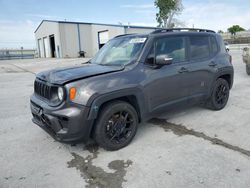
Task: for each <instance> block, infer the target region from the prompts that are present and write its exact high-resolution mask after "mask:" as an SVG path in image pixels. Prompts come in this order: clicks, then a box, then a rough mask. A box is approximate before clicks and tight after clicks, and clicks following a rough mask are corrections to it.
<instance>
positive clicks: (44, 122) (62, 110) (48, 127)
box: [30, 95, 94, 142]
mask: <svg viewBox="0 0 250 188" xmlns="http://www.w3.org/2000/svg"><path fill="white" fill-rule="evenodd" d="M30 108H31V113H32V115H33V119H32V121H33V122H34V123H35V124H37V125H38V126H39V127H41V128H42V129H44V130H45V131H46V132H47V133H49V134H50V135H51V136H52V137H54V138H55V139H56V140H58V141H63V142H74V141H85V142H86V141H88V140H89V137H90V133H91V129H92V125H93V121H94V120H88V114H89V108H88V107H86V106H82V105H77V104H74V103H70V104H66V103H65V104H62V105H60V106H59V107H50V106H48V105H47V104H46V103H45V102H43V101H42V100H40V99H39V98H37V97H36V96H35V95H32V96H31V99H30Z"/></svg>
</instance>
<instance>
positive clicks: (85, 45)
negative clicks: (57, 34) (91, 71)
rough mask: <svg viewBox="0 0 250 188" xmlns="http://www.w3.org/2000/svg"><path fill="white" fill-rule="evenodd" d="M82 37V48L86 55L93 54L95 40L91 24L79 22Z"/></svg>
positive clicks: (90, 55)
mask: <svg viewBox="0 0 250 188" xmlns="http://www.w3.org/2000/svg"><path fill="white" fill-rule="evenodd" d="M79 28H80V38H81V50H82V51H85V52H86V54H85V56H86V57H92V56H93V41H92V30H91V25H90V24H79Z"/></svg>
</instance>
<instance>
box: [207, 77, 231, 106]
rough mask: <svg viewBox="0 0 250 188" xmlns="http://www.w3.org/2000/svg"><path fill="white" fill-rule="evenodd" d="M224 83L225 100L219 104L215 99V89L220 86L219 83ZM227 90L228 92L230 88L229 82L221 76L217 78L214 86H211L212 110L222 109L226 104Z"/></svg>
mask: <svg viewBox="0 0 250 188" xmlns="http://www.w3.org/2000/svg"><path fill="white" fill-rule="evenodd" d="M222 84H223V85H224V86H226V89H227V91H228V92H227V99H226V101H225V102H224V103H223V104H222V105H220V104H218V103H217V101H216V91H217V88H218V87H219V86H220V85H222ZM229 92H230V89H229V84H228V82H227V81H226V80H225V79H222V78H219V79H218V80H217V81H216V82H215V84H214V88H213V92H212V96H211V105H212V108H213V109H214V110H221V109H223V108H224V107H225V106H226V105H227V102H228V99H229Z"/></svg>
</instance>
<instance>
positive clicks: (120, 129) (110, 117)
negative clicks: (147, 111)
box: [94, 101, 138, 151]
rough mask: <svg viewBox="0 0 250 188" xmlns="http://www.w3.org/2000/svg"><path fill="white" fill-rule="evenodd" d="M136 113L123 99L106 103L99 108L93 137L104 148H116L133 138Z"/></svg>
mask: <svg viewBox="0 0 250 188" xmlns="http://www.w3.org/2000/svg"><path fill="white" fill-rule="evenodd" d="M137 127H138V115H137V112H136V110H135V109H134V107H133V106H132V105H130V104H129V103H127V102H123V101H115V102H111V103H108V104H107V105H105V106H104V107H103V109H102V110H101V112H100V114H99V116H98V119H97V122H96V125H95V131H94V139H95V141H96V142H97V144H99V145H100V146H101V147H103V148H104V149H106V150H111V151H112V150H118V149H121V148H123V147H125V146H127V145H128V144H129V143H130V142H131V141H132V139H133V138H134V136H135V134H136V131H137Z"/></svg>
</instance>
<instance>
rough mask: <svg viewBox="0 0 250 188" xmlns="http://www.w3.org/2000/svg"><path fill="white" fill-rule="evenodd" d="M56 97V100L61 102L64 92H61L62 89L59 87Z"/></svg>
mask: <svg viewBox="0 0 250 188" xmlns="http://www.w3.org/2000/svg"><path fill="white" fill-rule="evenodd" d="M57 96H58V99H59V100H60V101H62V100H63V98H64V90H63V88H62V87H59V88H58V90H57Z"/></svg>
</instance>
